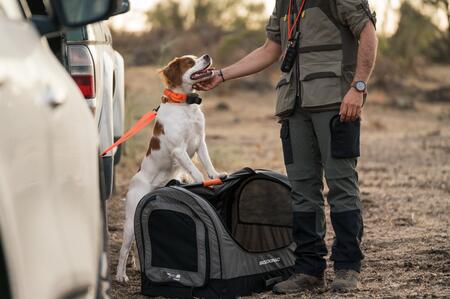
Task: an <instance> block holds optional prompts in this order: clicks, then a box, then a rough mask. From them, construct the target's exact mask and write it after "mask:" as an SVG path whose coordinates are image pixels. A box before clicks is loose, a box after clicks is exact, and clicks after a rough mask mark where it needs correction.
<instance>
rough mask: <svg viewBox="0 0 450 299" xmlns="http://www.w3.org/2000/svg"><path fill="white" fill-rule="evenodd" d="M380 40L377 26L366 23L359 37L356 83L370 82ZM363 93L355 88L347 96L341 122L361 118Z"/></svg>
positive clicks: (342, 106) (341, 109) (344, 100)
mask: <svg viewBox="0 0 450 299" xmlns="http://www.w3.org/2000/svg"><path fill="white" fill-rule="evenodd" d="M377 48H378V38H377V35H376V32H375V26H374V25H373V23H372V22H366V24H365V26H364V28H363V29H362V31H361V34H360V37H359V48H358V60H357V64H356V73H355V77H354V82H356V81H364V82H366V83H367V82H368V81H369V79H370V75H371V74H372V71H373V68H374V66H375V60H376V56H377ZM363 97H364V95H363V93H361V92H359V91H357V90H356V89H355V88H353V87H352V88H350V90H349V91H348V92H347V94H346V95H345V97H344V99H343V101H342V104H341V108H340V112H339V114H340V115H341V121H350V120H351V121H354V120H356V119H357V118H358V117H360V116H361V109H362V105H363Z"/></svg>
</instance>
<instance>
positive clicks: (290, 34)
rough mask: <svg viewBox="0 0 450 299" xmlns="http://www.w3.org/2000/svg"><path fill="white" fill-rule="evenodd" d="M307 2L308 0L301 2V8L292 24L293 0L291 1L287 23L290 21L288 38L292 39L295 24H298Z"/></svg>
mask: <svg viewBox="0 0 450 299" xmlns="http://www.w3.org/2000/svg"><path fill="white" fill-rule="evenodd" d="M305 2H306V0H302V3H301V4H300V9H299V11H298V14H297V17H296V18H295V20H294V24H293V25H292V26H291V10H292V0H291V1H289V8H288V19H287V23H288V39H289V40H291V38H292V33H293V32H294V28H295V26H297V22H298V19H299V18H300V16H301V14H302V12H303V8H304V7H305Z"/></svg>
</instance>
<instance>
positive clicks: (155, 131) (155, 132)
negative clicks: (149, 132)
mask: <svg viewBox="0 0 450 299" xmlns="http://www.w3.org/2000/svg"><path fill="white" fill-rule="evenodd" d="M161 134H163V135H164V126H163V125H162V124H161V123H160V122H158V121H157V122H156V123H155V126H154V127H153V136H159V135H161Z"/></svg>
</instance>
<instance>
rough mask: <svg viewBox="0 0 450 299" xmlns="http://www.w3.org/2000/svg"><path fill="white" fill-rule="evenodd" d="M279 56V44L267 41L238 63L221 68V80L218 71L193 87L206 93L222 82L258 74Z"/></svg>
mask: <svg viewBox="0 0 450 299" xmlns="http://www.w3.org/2000/svg"><path fill="white" fill-rule="evenodd" d="M280 56H281V46H280V44H278V43H276V42H274V41H272V40H270V39H267V40H266V42H265V43H264V45H263V46H261V47H259V48H258V49H256V50H254V51H253V52H251V53H250V54H248V55H247V56H245V57H244V58H242V59H241V60H239V61H238V62H236V63H234V64H232V65H230V66H228V67H225V68H223V69H222V70H221V71H222V75H223V78H222V75H220V71H214V75H213V77H212V78H211V79H209V80H206V81H203V82H200V83H197V84H196V86H195V87H196V89H198V90H203V91H207V90H211V89H213V88H215V87H216V86H217V85H219V84H220V83H222V82H223V81H224V80H226V81H228V80H232V79H236V78H241V77H245V76H248V75H251V74H255V73H258V72H260V71H262V70H263V69H265V68H267V67H269V66H270V65H272V64H273V63H274V62H276V61H278V60H279V59H280Z"/></svg>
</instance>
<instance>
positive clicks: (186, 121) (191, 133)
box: [158, 105, 205, 155]
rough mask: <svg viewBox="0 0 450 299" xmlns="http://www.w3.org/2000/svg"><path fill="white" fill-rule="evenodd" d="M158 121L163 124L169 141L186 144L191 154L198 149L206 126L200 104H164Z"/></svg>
mask: <svg viewBox="0 0 450 299" xmlns="http://www.w3.org/2000/svg"><path fill="white" fill-rule="evenodd" d="M158 121H160V122H161V123H162V124H163V126H164V131H165V135H166V137H167V138H168V139H169V140H168V141H169V143H171V144H173V145H174V146H181V145H184V146H186V149H187V151H188V153H189V155H193V154H194V153H195V152H196V151H197V150H198V146H199V144H200V141H201V138H202V136H203V134H204V132H203V131H204V127H205V118H204V115H203V113H202V111H201V110H200V109H199V107H198V106H191V105H189V106H181V105H180V106H178V105H164V106H163V105H162V106H161V108H160V111H159V112H158Z"/></svg>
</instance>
